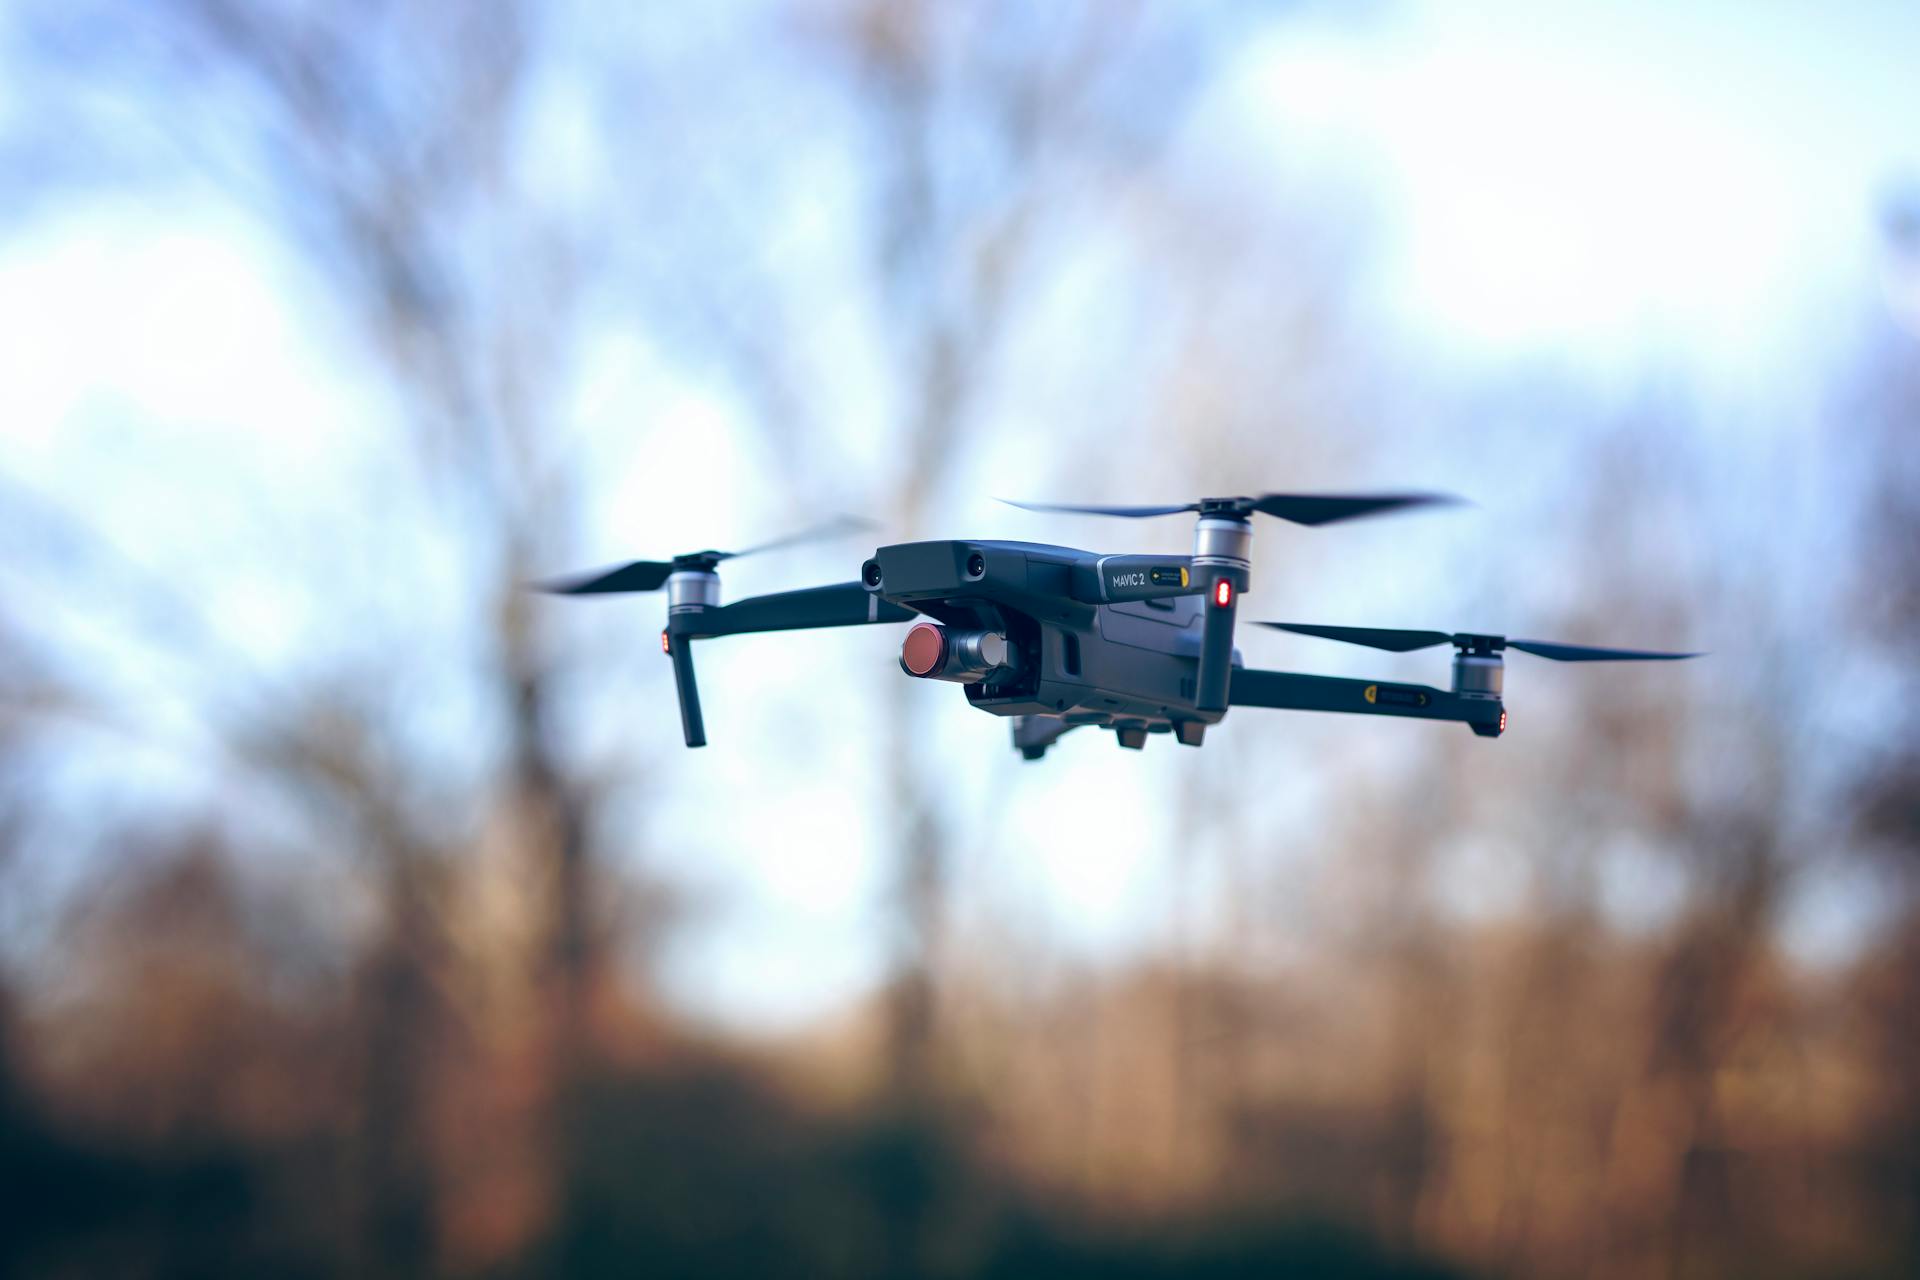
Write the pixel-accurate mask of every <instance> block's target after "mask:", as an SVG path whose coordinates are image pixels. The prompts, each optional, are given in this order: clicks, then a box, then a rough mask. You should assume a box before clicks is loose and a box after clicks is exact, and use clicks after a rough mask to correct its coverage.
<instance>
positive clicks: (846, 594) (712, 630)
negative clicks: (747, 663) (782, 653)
mask: <svg viewBox="0 0 1920 1280" xmlns="http://www.w3.org/2000/svg"><path fill="white" fill-rule="evenodd" d="M918 616H919V615H918V614H916V613H914V612H913V610H911V609H904V608H902V607H900V606H899V605H897V604H891V603H889V602H888V601H885V600H882V599H881V598H880V597H879V596H877V595H875V594H874V593H873V592H871V591H868V590H867V589H866V588H865V587H863V586H861V585H860V584H859V583H858V582H836V583H834V584H833V585H831V586H826V587H805V588H802V589H801V590H798V591H775V592H773V593H772V594H770V595H764V596H749V597H748V598H747V599H745V600H736V601H735V602H734V603H732V604H726V605H708V604H701V603H698V602H697V600H692V599H683V600H682V601H681V602H679V603H676V604H673V605H672V606H671V607H670V609H669V611H668V613H667V629H666V630H665V631H662V632H661V633H660V647H661V648H662V649H664V650H665V651H666V653H667V656H668V657H669V658H671V659H672V660H673V687H674V692H675V693H676V694H678V695H679V699H680V729H681V732H682V733H683V734H684V735H685V737H686V741H687V745H688V746H690V747H704V746H705V745H706V744H707V730H706V724H705V722H704V721H703V720H702V719H701V716H700V686H699V684H698V683H697V682H696V681H695V679H694V674H693V641H695V640H707V639H711V638H712V637H714V636H737V635H749V634H752V633H754V632H757V631H802V630H808V629H812V628H816V627H855V626H864V625H866V624H867V623H870V622H906V621H908V620H909V619H912V618H916V617H918Z"/></svg>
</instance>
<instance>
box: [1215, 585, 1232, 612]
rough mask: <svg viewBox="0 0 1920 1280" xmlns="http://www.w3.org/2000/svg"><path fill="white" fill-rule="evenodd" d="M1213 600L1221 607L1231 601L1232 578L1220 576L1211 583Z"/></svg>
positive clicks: (1224, 606)
mask: <svg viewBox="0 0 1920 1280" xmlns="http://www.w3.org/2000/svg"><path fill="white" fill-rule="evenodd" d="M1213 602H1214V603H1215V604H1217V605H1219V606H1220V607H1221V608H1222V609H1224V608H1226V607H1227V606H1228V605H1230V604H1232V603H1233V579H1231V578H1222V579H1220V580H1219V581H1218V582H1216V583H1214V584H1213Z"/></svg>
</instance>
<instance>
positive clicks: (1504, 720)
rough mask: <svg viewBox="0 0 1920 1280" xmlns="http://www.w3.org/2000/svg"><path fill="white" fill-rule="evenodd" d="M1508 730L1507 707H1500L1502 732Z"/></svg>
mask: <svg viewBox="0 0 1920 1280" xmlns="http://www.w3.org/2000/svg"><path fill="white" fill-rule="evenodd" d="M1506 731H1507V709H1506V708H1505V707H1502V708H1500V732H1502V733H1505V732H1506Z"/></svg>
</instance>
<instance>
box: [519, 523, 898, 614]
mask: <svg viewBox="0 0 1920 1280" xmlns="http://www.w3.org/2000/svg"><path fill="white" fill-rule="evenodd" d="M874 527H875V526H874V523H873V522H872V521H871V520H862V519H860V518H859V517H857V516H839V517H837V518H835V519H833V520H829V521H827V522H826V523H825V524H820V525H815V526H813V527H812V528H809V529H802V530H800V531H799V532H798V533H790V534H788V535H786V536H785V537H782V538H775V539H773V540H772V541H771V542H761V543H757V544H755V545H754V546H751V547H746V548H743V549H742V550H739V551H711V550H709V551H689V552H686V553H685V554H683V555H677V556H675V557H674V558H673V559H671V560H635V561H633V562H631V563H630V564H623V565H618V566H616V567H614V568H611V569H598V570H595V571H594V572H592V573H585V574H575V575H572V576H569V577H564V578H550V579H548V580H547V581H545V582H540V583H536V584H534V585H535V586H536V587H537V588H538V589H539V590H541V591H548V592H552V593H553V594H555V595H563V596H588V595H607V594H612V593H615V592H624V591H658V590H659V589H660V588H661V587H662V586H664V585H666V581H667V579H668V578H669V577H671V576H672V575H674V574H676V573H683V572H688V571H703V570H710V569H712V568H713V567H714V566H715V565H717V564H719V563H720V562H721V561H722V560H733V559H737V558H738V557H740V556H751V555H758V554H759V553H760V552H763V551H777V550H780V549H782V548H785V547H791V546H797V545H799V544H800V543H804V542H821V541H824V540H826V539H828V538H833V537H837V536H839V535H840V534H843V533H851V532H853V531H854V530H856V529H871V528H874Z"/></svg>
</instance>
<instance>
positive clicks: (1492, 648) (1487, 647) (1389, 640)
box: [1260, 622, 1700, 662]
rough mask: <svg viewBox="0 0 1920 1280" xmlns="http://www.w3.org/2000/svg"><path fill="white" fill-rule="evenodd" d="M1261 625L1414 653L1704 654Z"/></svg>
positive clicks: (1602, 657)
mask: <svg viewBox="0 0 1920 1280" xmlns="http://www.w3.org/2000/svg"><path fill="white" fill-rule="evenodd" d="M1260 625H1261V626H1263V627H1271V628H1273V629H1274V630H1275V631H1291V632H1293V633H1294V634H1296V635H1302V636H1319V637H1320V638H1321V639H1323V640H1339V641H1342V642H1344V643H1346V644H1363V645H1366V646H1367V647H1368V648H1372V649H1385V650H1387V651H1388V652H1390V653H1410V652H1412V651H1413V650H1415V649H1428V648H1431V647H1433V646H1434V645H1440V644H1451V645H1453V646H1455V647H1456V648H1459V649H1462V650H1467V651H1471V652H1478V653H1498V652H1499V651H1500V650H1502V649H1518V650H1520V651H1521V652H1522V653H1531V654H1533V655H1535V656H1536V657H1541V658H1551V659H1553V660H1554V661H1555V662H1671V661H1675V660H1678V659H1681V658H1697V657H1699V656H1700V655H1699V654H1697V653H1663V652H1659V651H1657V650H1652V649H1602V648H1598V647H1596V646H1594V645H1585V644H1559V643H1557V642H1555V641H1551V640H1509V639H1507V638H1506V637H1505V636H1488V635H1476V634H1474V633H1472V632H1466V631H1460V632H1451V631H1402V630H1399V629H1397V628H1392V627H1323V626H1316V625H1313V624H1310V623H1304V622H1262V623H1261V624H1260Z"/></svg>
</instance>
